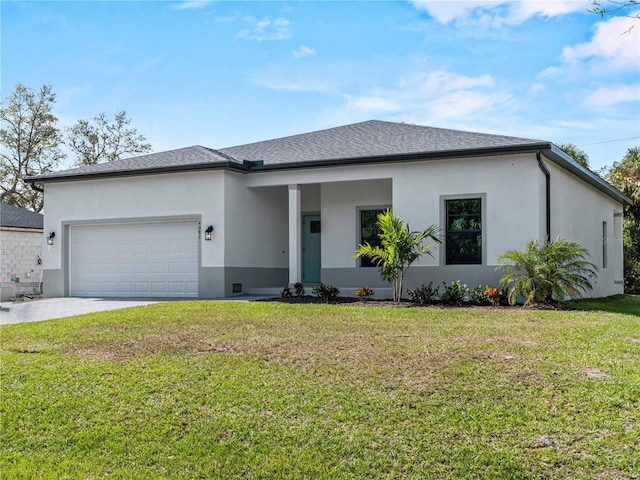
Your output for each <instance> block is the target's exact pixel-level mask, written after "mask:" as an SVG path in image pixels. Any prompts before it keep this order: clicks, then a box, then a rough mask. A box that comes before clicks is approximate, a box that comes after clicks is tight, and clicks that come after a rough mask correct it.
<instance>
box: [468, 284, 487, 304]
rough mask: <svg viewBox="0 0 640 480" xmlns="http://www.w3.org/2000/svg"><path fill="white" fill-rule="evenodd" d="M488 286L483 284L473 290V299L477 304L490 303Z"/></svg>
mask: <svg viewBox="0 0 640 480" xmlns="http://www.w3.org/2000/svg"><path fill="white" fill-rule="evenodd" d="M487 288H489V287H483V286H482V285H478V286H477V287H476V288H474V289H473V290H471V292H470V294H471V301H472V302H473V303H475V304H476V305H489V297H488V296H487Z"/></svg>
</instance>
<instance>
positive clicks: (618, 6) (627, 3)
mask: <svg viewBox="0 0 640 480" xmlns="http://www.w3.org/2000/svg"><path fill="white" fill-rule="evenodd" d="M591 4H592V5H593V8H591V9H589V11H590V12H592V13H596V14H598V15H600V16H601V17H604V16H605V15H611V14H613V13H616V12H619V11H621V10H624V9H626V8H629V7H640V0H622V1H618V0H604V1H602V0H591ZM627 16H628V17H629V18H637V19H640V13H637V12H636V13H634V14H632V15H627ZM631 28H633V27H631Z"/></svg>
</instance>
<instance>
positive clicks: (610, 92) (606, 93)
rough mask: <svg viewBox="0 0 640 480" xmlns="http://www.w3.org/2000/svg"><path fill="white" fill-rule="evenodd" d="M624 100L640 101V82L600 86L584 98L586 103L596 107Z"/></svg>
mask: <svg viewBox="0 0 640 480" xmlns="http://www.w3.org/2000/svg"><path fill="white" fill-rule="evenodd" d="M624 102H640V84H636V85H622V86H618V87H603V88H598V89H597V90H595V91H593V92H592V93H590V94H589V95H588V96H587V98H585V100H584V104H585V105H587V106H594V107H608V106H610V105H616V104H618V103H624Z"/></svg>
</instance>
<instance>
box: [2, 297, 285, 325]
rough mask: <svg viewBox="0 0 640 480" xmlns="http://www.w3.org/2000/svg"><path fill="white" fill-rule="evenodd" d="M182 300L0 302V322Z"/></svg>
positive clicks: (98, 299)
mask: <svg viewBox="0 0 640 480" xmlns="http://www.w3.org/2000/svg"><path fill="white" fill-rule="evenodd" d="M267 298H273V295H240V296H237V297H232V298H228V299H225V300H226V301H239V302H251V301H255V300H264V299H267ZM167 301H182V300H177V299H164V298H159V299H145V298H76V297H64V298H45V299H42V300H33V301H27V302H18V303H11V302H6V303H3V304H0V325H9V324H12V323H26V322H39V321H41V320H51V319H54V318H64V317H73V316H75V315H82V314H84V313H93V312H104V311H107V310H118V309H121V308H130V307H140V306H142V305H151V304H153V303H158V302H167Z"/></svg>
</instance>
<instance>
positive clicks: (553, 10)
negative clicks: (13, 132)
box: [0, 0, 640, 169]
mask: <svg viewBox="0 0 640 480" xmlns="http://www.w3.org/2000/svg"><path fill="white" fill-rule="evenodd" d="M590 6H591V5H590V2H588V1H545V0H538V1H535V2H529V1H520V2H501V1H499V0H484V1H470V2H457V1H448V2H431V1H427V2H418V1H393V2H382V1H355V2H342V1H325V2H313V1H290V2H278V1H262V2H236V1H212V2H207V1H198V2H196V1H177V2H169V1H159V2H153V1H120V2H107V1H93V2H89V1H85V2H82V1H68V2H55V1H47V2H34V1H20V2H15V1H7V0H3V1H2V2H0V8H1V12H0V13H1V32H2V33H1V35H2V38H1V40H2V45H1V54H2V58H1V68H2V71H1V82H2V83H1V89H2V97H3V98H5V97H6V96H7V95H9V94H10V93H11V91H12V90H13V89H14V87H15V85H16V84H18V83H22V84H24V85H27V86H30V87H33V88H35V89H37V88H39V87H40V86H41V85H43V84H50V85H52V87H53V90H54V92H55V93H56V94H57V103H56V105H55V114H56V115H57V117H58V118H59V124H60V126H61V127H63V128H64V127H68V126H70V125H72V124H73V123H74V122H75V121H76V120H77V119H80V118H88V117H92V116H95V115H97V114H98V113H101V112H105V113H107V115H109V116H112V115H113V114H114V113H115V112H116V111H117V110H119V109H124V110H126V111H127V112H128V114H129V117H130V118H131V119H132V120H133V125H134V126H136V127H137V128H138V130H139V131H140V133H143V134H144V135H145V136H146V137H147V139H148V141H149V142H150V143H151V144H152V146H153V149H154V151H163V150H169V149H173V148H181V147H185V146H190V145H196V144H199V145H204V146H208V147H213V148H222V147H228V146H233V145H238V144H242V143H249V142H254V141H259V140H265V139H270V138H276V137H280V136H286V135H292V134H296V133H304V132H309V131H313V130H318V129H323V128H330V127H334V126H339V125H345V124H349V123H354V122H359V121H364V120H370V119H379V120H389V121H404V122H409V123H417V124H421V125H428V126H434V127H444V128H454V129H460V130H471V131H480V132H486V133H500V134H506V135H514V136H522V137H527V138H537V139H543V140H550V141H553V142H556V143H560V142H572V143H575V144H577V145H578V146H580V147H581V148H582V149H583V150H585V151H586V152H587V153H588V154H589V156H590V159H591V165H592V168H594V169H599V168H601V167H603V166H605V165H610V164H611V163H612V162H614V161H617V160H620V159H621V158H622V156H623V155H624V153H625V152H626V150H627V148H629V147H633V146H638V145H640V20H633V19H631V18H628V17H626V16H623V14H626V15H631V14H633V13H636V14H637V13H638V10H640V9H637V10H636V11H635V12H634V11H633V10H626V11H622V12H617V13H616V14H615V15H614V16H606V17H604V18H600V17H599V16H597V15H594V14H592V13H589V12H588V11H587V10H588V9H589V8H590ZM71 163H72V159H69V160H68V161H67V164H69V165H70V164H71Z"/></svg>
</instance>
